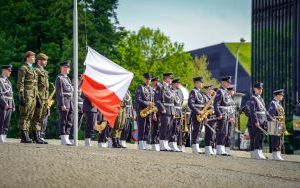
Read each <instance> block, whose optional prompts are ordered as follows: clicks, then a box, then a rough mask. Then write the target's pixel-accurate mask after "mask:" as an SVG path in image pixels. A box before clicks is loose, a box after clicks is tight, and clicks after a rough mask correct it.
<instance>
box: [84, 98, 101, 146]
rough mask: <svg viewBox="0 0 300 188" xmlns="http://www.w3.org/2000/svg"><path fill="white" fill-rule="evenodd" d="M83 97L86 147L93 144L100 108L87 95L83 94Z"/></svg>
mask: <svg viewBox="0 0 300 188" xmlns="http://www.w3.org/2000/svg"><path fill="white" fill-rule="evenodd" d="M82 98H83V105H82V111H83V113H84V114H85V117H86V124H85V129H84V137H85V140H84V141H85V146H86V147H91V146H92V143H91V138H92V134H93V131H94V126H95V124H96V122H97V115H98V109H97V107H95V106H93V104H92V103H91V102H90V100H89V99H88V98H87V97H86V96H84V95H83V96H82Z"/></svg>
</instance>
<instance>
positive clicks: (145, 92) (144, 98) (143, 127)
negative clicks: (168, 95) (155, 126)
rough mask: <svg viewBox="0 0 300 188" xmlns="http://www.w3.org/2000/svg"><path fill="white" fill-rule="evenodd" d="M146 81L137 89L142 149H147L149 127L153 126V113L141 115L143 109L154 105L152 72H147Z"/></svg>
mask: <svg viewBox="0 0 300 188" xmlns="http://www.w3.org/2000/svg"><path fill="white" fill-rule="evenodd" d="M143 76H144V83H143V84H142V85H140V86H139V87H138V88H137V89H136V112H137V120H138V146H139V149H140V150H146V149H147V140H148V135H149V128H150V126H151V121H152V120H151V119H152V118H151V115H149V116H146V117H144V118H143V117H141V115H140V112H141V110H143V109H145V108H147V107H151V106H154V96H153V89H152V87H151V86H150V82H151V79H152V76H151V74H150V73H145V74H144V75H143Z"/></svg>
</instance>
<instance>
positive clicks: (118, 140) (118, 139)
mask: <svg viewBox="0 0 300 188" xmlns="http://www.w3.org/2000/svg"><path fill="white" fill-rule="evenodd" d="M117 144H118V146H119V148H126V147H124V146H122V145H121V144H120V138H117Z"/></svg>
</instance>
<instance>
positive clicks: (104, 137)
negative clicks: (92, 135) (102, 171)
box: [97, 111, 111, 148]
mask: <svg viewBox="0 0 300 188" xmlns="http://www.w3.org/2000/svg"><path fill="white" fill-rule="evenodd" d="M97 124H99V125H100V124H102V125H103V127H102V129H103V130H102V131H101V132H99V137H98V147H99V148H107V147H108V143H107V142H108V139H109V138H110V130H111V129H110V128H109V127H108V123H107V121H106V120H105V119H104V116H103V114H102V113H101V112H100V111H98V114H97Z"/></svg>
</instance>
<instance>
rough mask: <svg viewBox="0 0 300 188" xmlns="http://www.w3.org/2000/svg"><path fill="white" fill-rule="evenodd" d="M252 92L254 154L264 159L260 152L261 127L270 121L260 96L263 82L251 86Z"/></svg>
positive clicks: (262, 135)
mask: <svg viewBox="0 0 300 188" xmlns="http://www.w3.org/2000/svg"><path fill="white" fill-rule="evenodd" d="M253 90H254V94H253V95H252V96H251V99H250V115H251V117H250V118H251V123H252V126H253V131H254V154H255V158H256V159H266V157H265V156H264V155H263V152H262V147H263V146H262V145H263V138H264V133H263V130H262V129H265V128H266V127H267V121H268V120H269V121H272V118H271V117H270V115H269V113H268V111H267V110H266V107H265V102H264V100H263V98H262V97H261V94H262V92H263V83H261V82H258V83H256V84H254V87H253Z"/></svg>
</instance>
